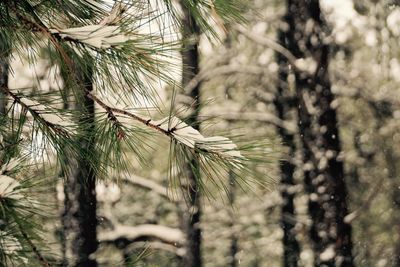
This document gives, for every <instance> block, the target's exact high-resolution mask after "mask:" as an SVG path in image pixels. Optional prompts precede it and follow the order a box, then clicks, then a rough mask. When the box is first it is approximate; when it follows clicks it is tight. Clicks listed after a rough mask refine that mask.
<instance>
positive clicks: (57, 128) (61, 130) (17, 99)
mask: <svg viewBox="0 0 400 267" xmlns="http://www.w3.org/2000/svg"><path fill="white" fill-rule="evenodd" d="M0 89H1V90H2V91H3V92H4V93H5V94H7V95H8V96H10V97H11V98H12V99H13V100H14V101H15V102H16V103H18V104H19V105H21V106H22V107H23V108H24V109H26V110H27V111H28V112H29V113H30V114H31V115H32V116H33V117H36V118H39V119H40V121H41V122H42V123H44V124H45V125H46V126H48V127H49V128H51V129H53V130H54V132H56V133H61V134H63V135H64V136H69V133H68V132H67V131H66V130H65V129H64V128H62V127H61V126H60V125H57V124H54V123H53V122H50V121H48V120H46V119H44V118H43V117H42V116H41V115H40V113H39V112H38V111H36V110H34V109H32V108H31V107H30V106H28V105H27V104H25V103H24V102H23V101H22V100H21V97H20V96H18V95H16V94H14V93H13V92H11V90H10V89H9V88H7V87H6V86H3V87H1V88H0ZM24 98H26V97H25V96H24ZM27 99H28V98H27Z"/></svg>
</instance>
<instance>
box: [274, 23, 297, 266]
mask: <svg viewBox="0 0 400 267" xmlns="http://www.w3.org/2000/svg"><path fill="white" fill-rule="evenodd" d="M278 39H279V42H280V44H281V45H283V46H284V45H285V40H286V32H285V31H283V30H282V29H279V32H278ZM276 58H277V62H278V65H279V70H278V84H277V88H276V93H275V98H274V101H273V102H274V106H275V110H276V113H277V117H278V118H279V120H280V121H282V122H285V121H287V120H288V119H290V117H289V116H290V112H291V111H292V110H293V109H294V108H293V104H291V103H288V101H287V99H288V97H289V95H290V94H289V88H288V85H287V84H288V76H289V62H288V60H287V59H286V57H284V56H283V55H282V54H280V53H277V55H276ZM276 128H277V132H278V134H279V136H280V137H281V140H282V143H283V145H284V146H285V147H286V148H287V157H286V158H284V159H281V160H280V161H279V168H280V175H281V179H280V189H281V190H280V191H281V197H282V202H283V203H282V208H281V220H280V225H281V227H282V230H283V266H284V267H297V266H298V261H299V258H300V245H299V243H298V241H297V239H296V232H295V224H296V214H295V208H294V197H295V193H294V192H293V190H290V187H293V186H294V185H295V182H294V178H293V174H294V171H295V168H296V166H295V164H294V163H293V161H294V157H295V151H296V144H295V140H294V135H293V134H291V133H289V131H288V130H287V129H286V128H284V127H282V126H277V127H276Z"/></svg>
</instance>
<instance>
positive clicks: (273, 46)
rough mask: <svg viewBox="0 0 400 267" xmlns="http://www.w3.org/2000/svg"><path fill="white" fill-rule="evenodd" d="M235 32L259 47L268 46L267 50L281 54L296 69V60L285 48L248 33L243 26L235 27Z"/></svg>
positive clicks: (265, 38) (272, 41)
mask: <svg viewBox="0 0 400 267" xmlns="http://www.w3.org/2000/svg"><path fill="white" fill-rule="evenodd" d="M236 29H237V31H239V32H240V33H241V34H243V35H244V36H246V37H247V38H248V39H250V40H252V41H254V42H256V43H258V44H260V45H265V46H268V47H269V48H271V49H272V50H274V51H275V52H277V53H279V54H281V55H282V56H284V57H285V58H286V59H287V60H288V61H289V63H290V64H291V65H292V66H293V67H294V68H296V69H298V66H297V63H296V61H297V58H296V57H295V56H294V55H293V54H292V53H291V52H290V51H289V50H288V49H286V48H285V47H283V46H282V45H280V44H279V43H278V42H276V41H274V40H271V39H269V38H267V37H265V36H264V37H261V36H259V35H257V34H254V33H252V32H251V31H249V30H248V29H246V28H245V27H243V26H240V25H239V26H237V27H236Z"/></svg>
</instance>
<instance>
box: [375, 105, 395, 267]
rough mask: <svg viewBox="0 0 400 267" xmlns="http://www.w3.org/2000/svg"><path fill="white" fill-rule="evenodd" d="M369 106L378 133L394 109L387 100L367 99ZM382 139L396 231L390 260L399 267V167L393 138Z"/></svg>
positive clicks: (380, 143)
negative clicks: (392, 256)
mask: <svg viewBox="0 0 400 267" xmlns="http://www.w3.org/2000/svg"><path fill="white" fill-rule="evenodd" d="M368 104H369V106H370V108H371V109H372V112H373V114H374V116H375V119H376V126H375V131H376V132H377V133H378V132H379V130H380V129H382V128H383V127H384V126H385V124H387V123H388V120H391V119H392V120H393V119H394V118H393V115H394V110H393V106H392V104H391V103H390V102H388V101H385V100H383V101H378V102H375V101H369V103H368ZM382 138H383V140H382V141H381V142H379V144H378V145H379V150H381V151H383V156H384V158H385V162H386V166H387V170H388V178H389V181H390V186H391V188H392V192H391V199H392V203H393V218H392V220H393V225H394V228H395V230H396V233H397V240H396V244H395V246H394V248H393V250H394V253H393V255H394V258H393V260H392V262H393V266H396V267H400V224H399V221H400V181H399V177H400V168H399V167H398V162H399V157H398V155H397V154H396V150H395V149H393V140H392V139H390V138H389V139H388V138H387V137H385V136H383V137H382Z"/></svg>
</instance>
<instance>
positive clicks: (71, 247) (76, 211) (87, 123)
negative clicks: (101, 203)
mask: <svg viewBox="0 0 400 267" xmlns="http://www.w3.org/2000/svg"><path fill="white" fill-rule="evenodd" d="M88 72H91V70H89V71H88V70H86V72H85V71H83V72H82V73H84V74H82V77H79V78H78V79H79V83H80V84H82V87H83V89H82V92H81V94H80V97H81V100H79V101H77V103H76V109H77V110H78V111H79V112H80V117H79V121H78V125H79V126H78V136H79V137H78V139H77V140H76V142H77V143H78V144H80V148H81V149H82V151H80V153H79V155H78V156H77V158H76V159H72V160H71V159H69V160H68V163H69V166H68V167H69V171H68V173H67V175H66V181H65V190H64V192H65V211H64V214H63V219H62V220H63V225H64V231H65V242H66V245H65V250H66V252H67V257H68V258H69V257H70V259H68V260H69V263H67V262H66V261H64V266H76V267H95V266H97V262H96V259H95V258H94V256H93V253H94V252H96V250H97V247H98V241H97V232H96V227H97V217H96V207H97V201H96V175H95V170H94V168H93V162H90V160H88V156H90V157H92V158H94V155H93V153H94V151H95V140H94V131H95V129H94V127H95V105H94V101H93V100H92V99H90V98H88V97H87V96H86V92H90V91H92V90H93V84H92V75H91V73H88Z"/></svg>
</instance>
